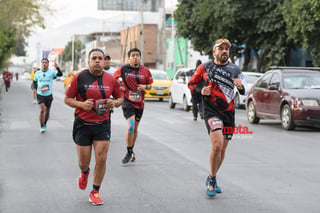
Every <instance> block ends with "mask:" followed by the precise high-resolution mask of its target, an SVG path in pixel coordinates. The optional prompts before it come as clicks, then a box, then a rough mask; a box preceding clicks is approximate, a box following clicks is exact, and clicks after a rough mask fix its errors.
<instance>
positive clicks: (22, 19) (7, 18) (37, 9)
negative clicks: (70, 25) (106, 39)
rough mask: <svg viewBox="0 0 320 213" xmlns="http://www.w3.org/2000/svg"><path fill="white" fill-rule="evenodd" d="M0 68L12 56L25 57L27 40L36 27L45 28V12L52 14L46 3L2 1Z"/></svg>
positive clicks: (28, 0)
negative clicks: (43, 14) (43, 13)
mask: <svg viewBox="0 0 320 213" xmlns="http://www.w3.org/2000/svg"><path fill="white" fill-rule="evenodd" d="M0 7H1V13H0V41H1V42H0V47H1V51H0V67H3V66H4V64H5V63H8V62H6V60H8V59H9V58H10V57H11V55H12V54H14V53H16V54H17V55H18V56H21V55H25V52H26V51H25V49H24V48H25V45H27V43H26V42H25V41H26V38H27V37H29V36H30V33H31V31H32V29H33V27H35V26H40V27H41V28H44V18H43V16H42V15H41V11H43V12H47V13H48V12H51V10H50V9H49V7H48V6H47V3H46V1H41V0H0Z"/></svg>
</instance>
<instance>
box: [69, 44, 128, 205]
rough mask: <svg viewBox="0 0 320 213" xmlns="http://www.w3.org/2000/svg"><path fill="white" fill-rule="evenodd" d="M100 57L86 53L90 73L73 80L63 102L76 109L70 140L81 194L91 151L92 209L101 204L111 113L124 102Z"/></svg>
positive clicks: (94, 52)
mask: <svg viewBox="0 0 320 213" xmlns="http://www.w3.org/2000/svg"><path fill="white" fill-rule="evenodd" d="M103 56H104V53H103V51H102V50H101V49H92V50H91V51H90V52H89V61H88V65H89V69H86V70H83V71H81V72H79V73H77V74H76V75H75V76H74V77H73V79H72V81H71V84H70V87H69V88H68V89H67V91H66V96H65V99H64V102H65V103H66V104H67V105H69V106H71V107H74V108H76V109H75V119H74V124H73V140H74V142H75V143H76V147H77V153H78V158H79V167H80V170H81V172H80V177H79V179H78V186H79V188H80V189H82V190H84V189H86V187H87V183H88V176H89V172H90V168H89V165H90V161H91V152H92V149H94V153H95V168H94V173H93V185H92V190H91V192H90V194H89V202H90V203H91V204H92V205H102V204H103V201H102V199H101V198H100V195H99V189H100V186H101V184H102V181H103V178H104V175H105V172H106V164H107V153H108V150H109V144H110V135H111V133H110V109H112V108H114V107H119V106H120V105H121V104H122V102H123V95H122V92H121V90H120V85H119V82H118V81H117V80H116V79H115V78H114V77H113V76H112V75H110V74H108V73H106V72H104V71H103V65H104V58H103ZM111 96H113V99H111V98H110V97H111Z"/></svg>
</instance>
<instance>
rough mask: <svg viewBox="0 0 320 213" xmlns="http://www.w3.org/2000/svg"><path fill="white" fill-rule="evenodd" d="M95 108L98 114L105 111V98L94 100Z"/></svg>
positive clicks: (106, 109)
mask: <svg viewBox="0 0 320 213" xmlns="http://www.w3.org/2000/svg"><path fill="white" fill-rule="evenodd" d="M95 108H96V113H97V114H99V115H100V114H104V113H107V111H108V108H107V103H106V99H98V100H96V102H95Z"/></svg>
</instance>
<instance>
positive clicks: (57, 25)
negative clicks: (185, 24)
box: [11, 0, 177, 64]
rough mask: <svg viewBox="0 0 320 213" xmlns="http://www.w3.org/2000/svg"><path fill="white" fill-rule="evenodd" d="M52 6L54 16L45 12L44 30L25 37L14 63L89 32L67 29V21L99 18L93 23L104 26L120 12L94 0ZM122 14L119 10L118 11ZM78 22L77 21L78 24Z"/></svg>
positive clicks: (170, 2) (59, 0)
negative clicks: (21, 52)
mask: <svg viewBox="0 0 320 213" xmlns="http://www.w3.org/2000/svg"><path fill="white" fill-rule="evenodd" d="M52 2H53V3H52V5H51V7H52V9H53V10H55V13H54V14H53V15H50V14H45V15H44V17H45V24H46V29H44V30H43V29H40V28H37V29H35V30H34V32H33V33H32V34H31V36H30V37H29V39H28V46H27V47H26V50H27V56H26V57H13V58H12V59H11V60H12V61H13V63H20V64H21V63H24V62H26V63H31V62H33V61H36V60H37V52H38V51H39V49H41V50H43V49H52V48H63V47H65V45H66V44H67V43H68V41H71V39H72V35H74V34H88V33H91V32H90V30H89V29H88V28H84V27H82V26H72V27H70V28H67V29H65V28H63V26H66V25H68V24H69V26H70V24H71V25H72V23H75V22H76V21H77V20H78V21H79V20H83V19H88V20H89V19H90V18H91V19H92V20H93V21H95V19H99V20H98V22H101V23H93V24H95V25H97V24H98V25H99V24H100V25H101V31H102V28H103V26H104V25H103V21H102V20H108V17H113V20H114V17H116V16H119V12H115V11H98V10H97V0H90V1H89V0H77V1H68V0H55V1H52ZM176 3H177V0H165V4H166V5H165V7H166V8H172V7H174V5H176ZM120 14H122V13H120ZM78 25H79V24H78Z"/></svg>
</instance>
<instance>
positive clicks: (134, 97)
mask: <svg viewBox="0 0 320 213" xmlns="http://www.w3.org/2000/svg"><path fill="white" fill-rule="evenodd" d="M129 100H130V101H133V102H141V91H131V90H129Z"/></svg>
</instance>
